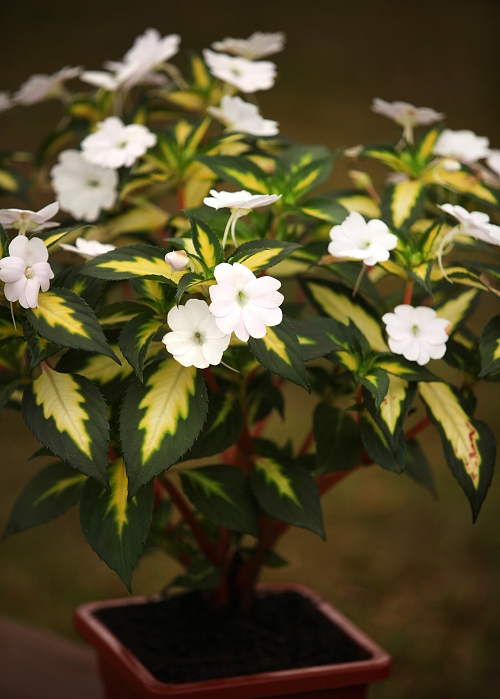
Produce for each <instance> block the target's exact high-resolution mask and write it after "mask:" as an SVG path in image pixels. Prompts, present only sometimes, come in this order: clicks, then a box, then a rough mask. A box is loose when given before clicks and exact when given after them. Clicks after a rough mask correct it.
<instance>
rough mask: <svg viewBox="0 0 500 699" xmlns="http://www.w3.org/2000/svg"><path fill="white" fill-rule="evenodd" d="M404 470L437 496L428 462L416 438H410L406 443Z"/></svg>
mask: <svg viewBox="0 0 500 699" xmlns="http://www.w3.org/2000/svg"><path fill="white" fill-rule="evenodd" d="M405 472H406V473H407V474H408V475H409V476H411V477H412V478H413V480H415V481H417V483H420V485H423V486H424V488H427V490H429V491H430V492H431V493H432V494H433V495H434V497H437V492H436V486H435V483H434V476H433V474H432V470H431V467H430V464H429V462H428V461H427V457H426V456H425V454H424V452H423V451H422V449H421V447H420V444H419V443H418V441H417V440H416V439H410V441H409V442H408V443H407V445H406V462H405Z"/></svg>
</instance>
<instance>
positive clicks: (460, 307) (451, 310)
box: [435, 289, 480, 334]
mask: <svg viewBox="0 0 500 699" xmlns="http://www.w3.org/2000/svg"><path fill="white" fill-rule="evenodd" d="M479 300H480V292H479V290H478V289H467V290H466V291H463V290H462V289H459V290H457V291H456V292H455V293H452V292H450V290H449V289H446V293H443V300H442V301H440V300H438V302H437V304H436V306H435V310H436V313H437V315H438V317H439V318H446V319H447V320H449V321H450V323H451V328H450V334H452V333H453V332H455V330H456V329H457V328H458V326H459V325H460V324H461V323H463V322H464V321H465V320H467V318H469V316H471V315H472V314H473V313H474V311H475V310H476V308H477V305H478V303H479Z"/></svg>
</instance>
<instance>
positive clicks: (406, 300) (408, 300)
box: [403, 282, 413, 305]
mask: <svg viewBox="0 0 500 699" xmlns="http://www.w3.org/2000/svg"><path fill="white" fill-rule="evenodd" d="M412 294H413V282H406V287H405V295H404V298H403V303H404V304H408V305H411V297H412Z"/></svg>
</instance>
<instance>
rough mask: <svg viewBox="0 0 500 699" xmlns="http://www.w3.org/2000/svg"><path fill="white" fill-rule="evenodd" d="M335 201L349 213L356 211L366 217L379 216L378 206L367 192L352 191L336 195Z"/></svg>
mask: <svg viewBox="0 0 500 699" xmlns="http://www.w3.org/2000/svg"><path fill="white" fill-rule="evenodd" d="M336 201H338V203H339V204H340V205H341V206H343V207H344V209H347V211H348V212H349V213H351V212H352V211H357V212H358V214H361V215H362V216H366V217H367V218H380V216H381V215H382V214H381V211H380V206H379V205H378V204H377V203H376V202H375V201H374V200H373V199H372V198H371V197H370V196H368V194H360V192H352V193H349V194H347V193H346V194H343V195H341V196H339V197H337V199H336Z"/></svg>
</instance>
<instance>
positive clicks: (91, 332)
mask: <svg viewBox="0 0 500 699" xmlns="http://www.w3.org/2000/svg"><path fill="white" fill-rule="evenodd" d="M26 315H27V317H28V320H29V322H30V324H31V326H32V327H33V329H34V330H36V332H37V333H39V334H40V335H41V336H42V337H44V338H46V339H47V340H50V342H54V343H55V344H57V345H61V347H72V348H74V349H81V350H86V351H88V352H99V353H100V354H104V355H106V356H107V357H111V358H112V359H114V360H115V361H116V362H118V359H117V357H116V355H115V354H114V352H113V350H112V349H111V347H110V346H109V344H108V342H107V340H106V338H105V336H104V333H103V331H102V329H101V326H100V325H99V322H98V320H97V318H96V317H95V315H94V312H93V310H92V309H91V308H90V306H88V305H87V304H86V303H85V301H84V300H83V299H81V298H80V297H79V296H77V295H76V294H74V293H73V292H72V291H69V290H68V289H53V290H52V291H46V292H44V293H42V294H39V296H38V307H37V308H28V309H27V310H26Z"/></svg>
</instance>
